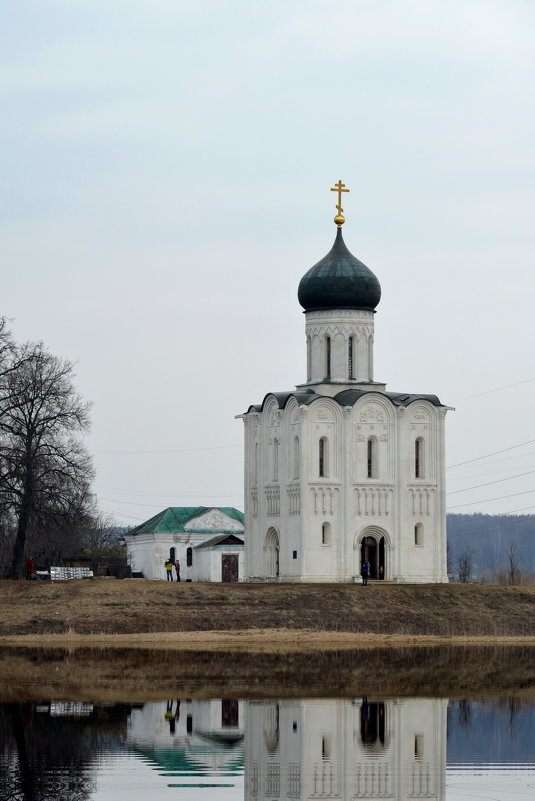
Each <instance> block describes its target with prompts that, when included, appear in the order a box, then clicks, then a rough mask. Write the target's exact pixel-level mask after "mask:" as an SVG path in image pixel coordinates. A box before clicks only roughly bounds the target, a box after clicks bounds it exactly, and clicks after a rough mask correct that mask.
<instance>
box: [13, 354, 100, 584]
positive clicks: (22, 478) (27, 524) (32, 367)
mask: <svg viewBox="0 0 535 801" xmlns="http://www.w3.org/2000/svg"><path fill="white" fill-rule="evenodd" d="M12 365H13V367H12V369H8V370H7V372H6V373H5V374H4V380H3V384H4V387H3V391H2V393H1V396H0V505H1V504H2V503H3V504H7V505H9V506H10V508H11V509H12V510H13V513H14V515H15V518H16V536H15V543H14V547H13V558H12V562H11V570H10V575H11V576H12V577H16V576H19V575H20V574H21V572H22V566H23V561H24V551H25V545H26V540H27V537H28V533H29V531H30V530H31V528H32V526H33V527H35V526H37V525H42V524H43V521H44V520H45V519H47V520H48V519H56V520H57V519H59V518H61V517H62V516H64V517H68V516H69V513H71V512H72V509H73V507H77V508H78V509H80V508H82V507H83V504H84V502H85V501H86V499H87V498H88V495H89V485H90V482H91V480H92V478H93V469H92V466H91V460H90V457H89V454H88V453H87V451H86V449H85V447H84V446H83V444H82V442H81V440H80V439H79V435H80V434H81V433H83V432H84V431H86V430H87V429H88V427H89V407H88V404H87V403H85V402H84V401H83V400H82V399H81V398H80V396H79V395H78V394H77V393H76V392H75V390H74V387H73V384H72V377H73V365H72V364H71V363H70V362H68V361H65V360H62V359H58V358H57V357H55V356H52V355H51V354H50V353H48V352H47V351H46V350H45V349H44V347H43V346H42V345H41V344H38V345H25V346H22V347H21V348H17V349H16V353H15V355H14V357H13V361H12Z"/></svg>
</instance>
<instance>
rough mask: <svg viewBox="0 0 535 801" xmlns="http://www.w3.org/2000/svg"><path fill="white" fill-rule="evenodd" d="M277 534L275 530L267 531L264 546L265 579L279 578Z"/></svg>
mask: <svg viewBox="0 0 535 801" xmlns="http://www.w3.org/2000/svg"><path fill="white" fill-rule="evenodd" d="M279 547H280V546H279V534H278V532H277V530H276V529H274V528H270V529H268V533H267V534H266V542H265V545H264V570H265V575H266V577H267V578H278V577H279Z"/></svg>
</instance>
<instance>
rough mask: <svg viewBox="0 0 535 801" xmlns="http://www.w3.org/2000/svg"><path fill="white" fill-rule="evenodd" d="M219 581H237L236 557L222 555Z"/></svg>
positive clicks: (227, 554)
mask: <svg viewBox="0 0 535 801" xmlns="http://www.w3.org/2000/svg"><path fill="white" fill-rule="evenodd" d="M221 580H222V581H238V555H237V554H235V553H224V554H222V556H221Z"/></svg>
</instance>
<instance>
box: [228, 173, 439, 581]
mask: <svg viewBox="0 0 535 801" xmlns="http://www.w3.org/2000/svg"><path fill="white" fill-rule="evenodd" d="M343 186H344V185H343V184H341V182H340V183H339V185H338V186H337V187H336V189H337V190H338V191H339V193H340V192H341V191H347V190H344V189H343V188H342V187H343ZM340 196H341V195H340V194H339V202H338V207H337V208H338V211H339V213H338V215H337V217H335V223H336V224H337V227H338V230H337V233H336V238H335V241H334V244H333V247H332V248H331V250H330V251H329V253H328V254H327V255H326V256H325V257H324V258H323V259H321V260H320V261H319V262H318V263H317V264H315V265H314V266H313V267H312V268H311V269H310V270H309V271H308V272H307V273H306V274H305V275H304V276H303V278H302V280H301V282H300V285H299V291H298V298H299V302H300V304H301V306H302V307H303V309H304V313H305V334H306V346H307V361H306V365H307V366H306V374H307V379H306V382H305V383H303V384H299V385H298V386H297V387H296V389H295V390H293V391H289V392H275V393H268V394H267V395H266V396H265V398H264V400H263V401H262V402H261V403H260V404H258V405H253V406H250V407H249V409H248V410H247V412H246V413H245V414H243V415H241V417H242V418H243V422H244V426H245V519H246V522H247V542H246V557H245V572H246V577H247V579H248V580H269V581H320V582H329V581H336V582H348V581H354V580H360V578H359V577H360V575H361V571H362V566H363V565H364V564H365V565H366V566H367V570H369V577H370V578H371V579H372V580H373V579H377V580H385V579H386V580H395V581H410V582H446V581H447V580H448V578H447V570H446V506H445V475H444V474H445V450H444V421H445V416H446V412H447V410H448V408H449V407H447V406H445V405H444V404H442V403H441V402H440V400H439V399H438V398H437V396H436V395H429V394H420V393H414V392H387V391H386V385H385V384H384V383H382V382H381V381H377V380H376V379H375V378H374V369H373V361H374V360H373V346H374V317H375V310H376V307H377V305H378V303H379V301H380V298H381V287H380V285H379V281H378V279H377V278H376V276H375V275H374V274H373V273H372V271H371V270H370V269H369V268H368V267H366V265H365V264H363V263H362V262H361V261H359V260H358V259H357V258H355V256H353V255H352V254H351V253H350V252H349V250H348V249H347V247H346V245H345V243H344V240H343V237H342V230H341V225H342V223H343V222H344V218H343V217H342V215H341V212H342V208H341V205H340ZM401 356H402V354H400V357H401Z"/></svg>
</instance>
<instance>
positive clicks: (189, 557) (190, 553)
mask: <svg viewBox="0 0 535 801" xmlns="http://www.w3.org/2000/svg"><path fill="white" fill-rule="evenodd" d="M192 564H193V548H188V549H187V551H186V567H191V566H192Z"/></svg>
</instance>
